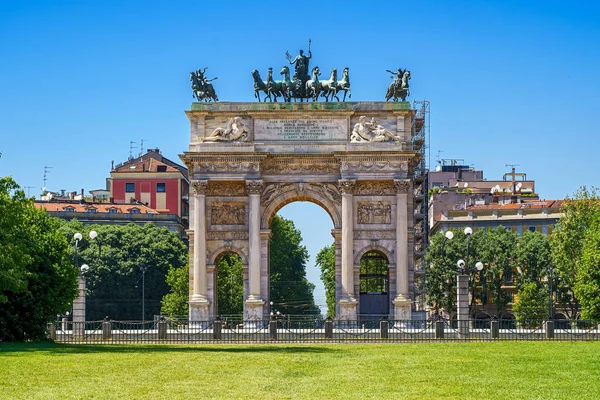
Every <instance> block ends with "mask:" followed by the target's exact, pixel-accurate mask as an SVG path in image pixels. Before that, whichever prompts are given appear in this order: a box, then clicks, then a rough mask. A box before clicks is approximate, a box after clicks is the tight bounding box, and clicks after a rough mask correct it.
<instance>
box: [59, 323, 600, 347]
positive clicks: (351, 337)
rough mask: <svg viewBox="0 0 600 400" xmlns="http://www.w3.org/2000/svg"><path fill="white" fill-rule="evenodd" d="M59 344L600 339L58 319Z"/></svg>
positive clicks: (537, 332)
mask: <svg viewBox="0 0 600 400" xmlns="http://www.w3.org/2000/svg"><path fill="white" fill-rule="evenodd" d="M48 336H49V338H50V339H52V340H54V341H56V342H60V343H83V344H109V343H114V344H126V343H181V344H193V343H367V342H421V341H498V340H503V341H506V340H513V341H522V340H525V341H527V340H554V341H556V340H562V341H581V340H586V341H598V340H600V323H599V322H594V321H582V320H573V321H567V320H560V321H549V320H544V321H533V320H531V321H520V323H515V320H513V319H511V320H495V319H493V320H482V319H474V320H469V321H458V322H457V321H456V320H454V321H451V320H448V319H442V318H438V319H429V320H402V321H394V320H387V319H381V320H373V319H362V320H355V321H347V320H329V319H327V320H323V319H320V318H302V319H291V318H279V319H266V320H252V321H247V320H246V321H244V320H242V319H239V320H235V319H228V320H221V319H215V320H210V321H199V322H190V321H188V320H184V319H169V318H165V319H161V320H159V321H144V322H141V321H112V320H103V321H88V322H71V321H59V322H56V323H51V324H49V326H48Z"/></svg>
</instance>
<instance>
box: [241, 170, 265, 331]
mask: <svg viewBox="0 0 600 400" xmlns="http://www.w3.org/2000/svg"><path fill="white" fill-rule="evenodd" d="M262 187H263V181H261V180H249V181H246V188H247V189H248V196H249V199H248V206H249V208H250V210H249V213H248V215H249V218H248V230H249V249H248V253H249V260H248V281H249V282H248V286H249V294H248V298H247V299H246V302H245V304H246V315H247V318H248V319H249V320H259V319H262V317H263V315H262V308H263V305H264V304H265V302H264V301H263V299H262V297H261V293H260V194H261V191H262Z"/></svg>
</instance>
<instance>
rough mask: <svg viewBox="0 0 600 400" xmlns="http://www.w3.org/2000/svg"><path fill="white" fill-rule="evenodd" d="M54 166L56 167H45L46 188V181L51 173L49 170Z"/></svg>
mask: <svg viewBox="0 0 600 400" xmlns="http://www.w3.org/2000/svg"><path fill="white" fill-rule="evenodd" d="M52 168H54V167H48V166H45V167H44V179H43V180H44V188H45V187H46V181H47V180H48V174H49V173H50V171H49V170H50V169H52Z"/></svg>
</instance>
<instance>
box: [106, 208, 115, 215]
mask: <svg viewBox="0 0 600 400" xmlns="http://www.w3.org/2000/svg"><path fill="white" fill-rule="evenodd" d="M108 212H109V213H110V214H116V213H117V209H116V208H109V209H108Z"/></svg>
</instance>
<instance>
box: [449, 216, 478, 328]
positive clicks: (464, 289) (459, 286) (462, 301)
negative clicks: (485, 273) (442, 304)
mask: <svg viewBox="0 0 600 400" xmlns="http://www.w3.org/2000/svg"><path fill="white" fill-rule="evenodd" d="M446 233H448V232H446ZM464 233H465V235H466V236H467V254H466V257H465V258H466V261H465V260H463V259H460V260H458V261H457V262H456V266H457V269H456V319H457V322H458V333H459V335H460V336H468V335H469V270H468V268H469V250H470V246H469V245H470V238H471V235H472V234H473V229H471V228H470V227H466V228H465V230H464ZM453 236H454V235H446V239H452V237H453ZM444 242H445V240H444ZM475 269H476V270H477V271H481V270H483V263H481V262H478V263H476V264H475Z"/></svg>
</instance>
